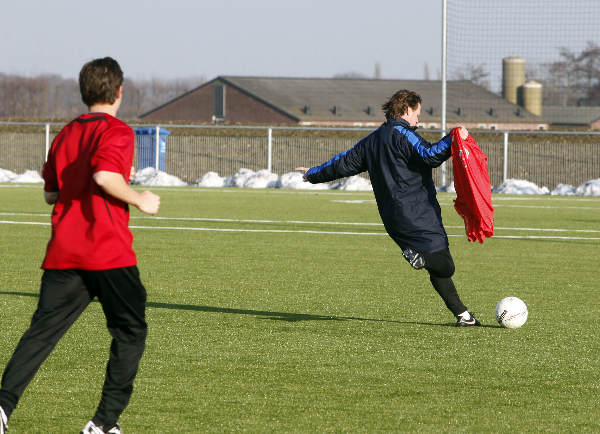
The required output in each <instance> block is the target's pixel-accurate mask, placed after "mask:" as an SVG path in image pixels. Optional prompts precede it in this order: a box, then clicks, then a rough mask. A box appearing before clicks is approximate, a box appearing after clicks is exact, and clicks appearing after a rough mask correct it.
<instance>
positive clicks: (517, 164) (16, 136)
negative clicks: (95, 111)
mask: <svg viewBox="0 0 600 434" xmlns="http://www.w3.org/2000/svg"><path fill="white" fill-rule="evenodd" d="M0 124H1V125H8V126H10V125H19V126H26V127H27V128H26V129H27V132H9V131H5V128H3V129H2V130H0V167H1V168H4V169H7V170H11V171H13V172H17V173H20V172H23V171H26V170H36V171H38V172H39V171H41V167H42V165H43V163H44V160H45V155H46V153H47V150H48V148H49V146H50V143H51V141H52V140H53V139H54V136H55V135H56V131H57V130H58V128H60V127H61V126H62V125H61V124H47V123H25V122H20V123H14V122H13V123H11V122H0ZM138 126H139V125H132V127H134V128H135V127H138ZM145 127H148V126H147V125H145ZM150 128H152V129H154V130H155V131H156V133H155V137H156V140H155V146H154V147H152V146H151V147H148V146H145V147H140V146H136V155H135V157H134V166H135V168H136V169H137V170H141V169H144V167H139V166H140V164H139V163H140V162H152V163H151V164H153V165H154V166H156V165H158V164H160V169H161V170H162V171H164V172H166V173H169V174H171V175H173V176H176V177H178V178H180V179H181V180H183V181H184V182H186V183H189V184H192V183H195V182H196V181H197V180H198V179H199V178H201V177H202V176H203V175H205V174H207V173H209V172H215V173H218V174H219V175H220V176H222V177H231V176H233V175H235V174H236V173H237V172H238V171H239V169H240V168H247V169H250V170H253V171H259V170H267V171H270V172H273V173H279V174H285V173H288V172H291V171H292V170H293V169H294V168H295V167H297V166H307V167H309V166H313V165H316V164H320V163H322V162H324V161H327V160H328V159H330V158H332V157H333V156H335V155H337V154H338V153H340V152H343V151H345V150H346V149H348V148H350V147H352V146H353V145H354V144H355V143H356V142H357V141H358V140H360V138H362V137H364V136H366V135H367V134H369V133H370V132H371V131H372V130H373V129H372V128H308V127H262V126H223V125H219V126H208V125H202V126H191V125H168V126H166V128H168V130H169V132H170V134H169V135H168V136H167V137H166V148H165V147H164V146H165V143H164V142H162V143H161V141H160V140H159V138H163V135H162V134H161V130H162V129H163V128H164V127H163V126H160V125H155V126H151V127H150ZM419 132H420V133H421V134H423V135H424V137H425V138H426V139H427V140H429V141H432V142H433V141H436V140H438V139H439V137H440V135H441V132H440V131H439V130H419ZM471 133H472V135H473V136H474V137H475V139H476V140H477V142H478V144H479V146H480V147H481V149H482V150H483V151H484V152H485V153H486V155H487V156H488V167H489V171H490V181H491V183H492V185H493V186H499V185H501V184H502V183H503V182H505V181H506V180H508V179H526V180H528V181H530V182H532V183H534V184H537V185H539V186H547V187H548V188H550V189H554V188H555V187H556V186H558V185H560V184H568V185H575V186H577V185H581V184H582V183H584V182H586V181H588V180H590V179H596V178H599V177H600V133H599V132H572V131H560V132H559V131H529V132H523V131H490V130H472V131H471ZM161 146H162V147H163V148H161ZM141 152H144V153H145V152H150V153H153V154H152V155H150V156H148V155H141V154H140V153H141ZM159 156H160V159H159V158H158V157H159ZM144 165H146V163H144ZM155 168H159V167H155ZM363 177H364V178H367V179H368V176H367V175H366V174H365V175H363ZM434 179H435V180H436V184H437V185H438V186H445V185H450V184H451V183H452V181H453V177H452V163H451V161H450V160H449V161H448V162H447V163H446V164H445V165H444V166H442V167H440V168H437V169H435V170H434Z"/></svg>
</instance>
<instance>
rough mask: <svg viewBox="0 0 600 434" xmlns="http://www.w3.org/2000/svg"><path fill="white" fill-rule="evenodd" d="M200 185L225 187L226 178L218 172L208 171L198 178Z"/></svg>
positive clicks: (197, 183)
mask: <svg viewBox="0 0 600 434" xmlns="http://www.w3.org/2000/svg"><path fill="white" fill-rule="evenodd" d="M196 185H197V186H198V187H224V186H225V178H223V177H221V176H219V174H218V173H217V172H207V173H205V174H204V175H202V176H201V177H200V178H198V179H197V180H196Z"/></svg>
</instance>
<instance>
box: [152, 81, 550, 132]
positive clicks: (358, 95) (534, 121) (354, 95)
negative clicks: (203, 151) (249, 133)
mask: <svg viewBox="0 0 600 434" xmlns="http://www.w3.org/2000/svg"><path fill="white" fill-rule="evenodd" d="M400 89H410V90H414V91H416V92H417V93H419V94H420V95H421V97H422V98H423V104H422V107H421V117H420V125H421V127H424V128H434V129H439V128H441V120H440V119H441V117H440V115H441V94H442V83H441V81H429V80H379V79H333V78H277V77H235V76H219V77H217V78H215V79H213V80H211V81H209V82H207V83H204V84H203V85H201V86H199V87H197V88H195V89H192V90H190V91H189V92H186V93H184V94H183V95H180V96H178V97H176V98H174V99H173V100H171V101H168V102H167V103H165V104H163V105H161V106H159V107H156V108H154V109H152V110H150V111H149V112H147V113H144V114H142V115H140V118H142V119H144V120H148V121H159V122H193V123H212V122H227V123H243V124H266V125H296V126H298V125H301V126H302V125H304V126H362V127H364V126H376V125H379V124H380V123H381V122H383V121H384V114H383V111H382V110H381V105H382V104H383V103H385V102H386V101H387V100H388V99H389V98H390V97H391V96H392V95H393V94H394V93H395V92H396V91H398V90H400ZM446 120H447V127H448V128H451V127H453V126H454V125H458V124H460V125H464V126H466V127H467V128H487V129H510V130H515V129H527V130H532V129H547V128H548V124H547V123H546V122H545V121H544V120H543V119H542V118H541V117H539V116H536V115H534V114H532V113H530V112H528V111H527V110H525V109H524V108H522V107H520V106H518V105H516V104H513V103H511V102H509V101H507V100H506V99H504V98H502V97H500V96H498V95H496V94H494V93H493V92H490V91H488V90H487V89H485V88H483V87H481V86H478V85H476V84H474V83H472V82H470V81H449V82H447V108H446Z"/></svg>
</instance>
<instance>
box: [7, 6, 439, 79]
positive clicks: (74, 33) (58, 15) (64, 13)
mask: <svg viewBox="0 0 600 434" xmlns="http://www.w3.org/2000/svg"><path fill="white" fill-rule="evenodd" d="M441 4H442V1H441V0H418V1H412V0H411V1H402V0H394V1H389V0H368V1H367V0H362V1H361V0H294V1H288V0H147V1H142V0H120V1H115V0H102V1H100V2H84V1H75V0H54V1H46V0H7V1H4V2H3V4H2V18H3V19H2V26H0V53H1V56H2V58H1V59H0V72H4V73H17V74H22V75H27V76H34V75H38V74H43V73H55V74H59V75H61V76H63V77H73V78H75V77H76V76H77V74H78V73H79V69H80V68H81V66H82V64H83V63H85V62H86V61H88V60H90V59H92V58H96V57H103V56H108V55H109V56H112V57H115V58H116V59H117V60H118V61H119V62H120V63H121V66H122V67H123V70H124V71H125V74H126V75H128V76H129V77H132V78H151V77H157V78H188V77H196V76H204V77H206V78H207V79H212V78H214V77H216V76H218V75H258V76H289V77H331V76H333V75H335V74H342V73H348V72H356V73H360V74H363V75H365V76H367V77H373V75H374V72H375V64H376V63H377V62H378V63H379V64H380V67H381V75H382V77H383V78H418V79H421V78H423V77H424V69H425V64H427V65H428V69H429V71H430V75H431V78H436V76H437V75H438V74H439V71H440V64H441V60H440V57H441V17H442V13H441Z"/></svg>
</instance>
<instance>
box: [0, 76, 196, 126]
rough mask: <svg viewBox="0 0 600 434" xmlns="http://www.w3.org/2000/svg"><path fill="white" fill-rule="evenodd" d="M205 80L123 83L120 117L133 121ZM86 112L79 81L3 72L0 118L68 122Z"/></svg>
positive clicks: (152, 80)
mask: <svg viewBox="0 0 600 434" xmlns="http://www.w3.org/2000/svg"><path fill="white" fill-rule="evenodd" d="M205 81H206V79H205V78H204V77H196V78H186V79H173V80H161V79H157V78H154V79H151V80H131V79H126V80H125V82H124V83H123V94H124V96H123V103H122V104H121V111H120V112H119V114H120V116H121V117H122V118H124V119H134V118H136V117H137V116H138V115H139V114H141V113H144V112H145V111H148V110H150V109H152V108H154V107H155V106H157V105H160V104H163V103H165V102H167V101H169V100H171V99H173V98H175V97H176V96H178V95H180V94H182V93H184V92H186V91H188V90H190V89H193V88H194V87H197V86H199V85H200V84H202V83H203V82H205ZM85 110H86V107H85V105H84V104H83V102H82V101H81V97H80V95H79V85H78V83H77V81H76V80H74V79H70V78H63V77H61V76H59V75H54V74H44V75H38V76H35V77H24V76H19V75H10V74H4V73H0V117H2V118H13V119H14V118H19V119H69V118H72V117H74V116H77V114H79V113H81V112H83V111H85Z"/></svg>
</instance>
